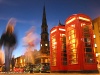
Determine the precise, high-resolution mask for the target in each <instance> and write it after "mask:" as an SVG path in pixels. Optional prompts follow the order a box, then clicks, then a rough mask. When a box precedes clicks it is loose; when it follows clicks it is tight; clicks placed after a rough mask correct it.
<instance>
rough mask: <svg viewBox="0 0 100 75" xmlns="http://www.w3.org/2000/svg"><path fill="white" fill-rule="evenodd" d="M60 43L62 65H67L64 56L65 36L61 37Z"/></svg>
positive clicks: (65, 56) (65, 55)
mask: <svg viewBox="0 0 100 75" xmlns="http://www.w3.org/2000/svg"><path fill="white" fill-rule="evenodd" d="M61 42H62V53H61V55H62V64H63V65H67V54H66V36H62V37H61Z"/></svg>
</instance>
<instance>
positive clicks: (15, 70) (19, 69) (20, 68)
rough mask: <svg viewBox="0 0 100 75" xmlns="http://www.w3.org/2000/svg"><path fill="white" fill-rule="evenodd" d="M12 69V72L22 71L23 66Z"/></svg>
mask: <svg viewBox="0 0 100 75" xmlns="http://www.w3.org/2000/svg"><path fill="white" fill-rule="evenodd" d="M13 71H14V72H24V68H23V67H14V69H13Z"/></svg>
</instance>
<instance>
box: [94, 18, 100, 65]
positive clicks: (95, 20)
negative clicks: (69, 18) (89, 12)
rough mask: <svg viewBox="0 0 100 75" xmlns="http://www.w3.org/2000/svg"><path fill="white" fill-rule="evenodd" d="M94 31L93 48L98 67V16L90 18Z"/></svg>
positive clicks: (99, 57)
mask: <svg viewBox="0 0 100 75" xmlns="http://www.w3.org/2000/svg"><path fill="white" fill-rule="evenodd" d="M92 24H93V31H94V49H95V52H96V57H97V62H98V67H100V46H99V45H100V17H98V18H96V19H94V20H92Z"/></svg>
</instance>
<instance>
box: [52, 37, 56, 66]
mask: <svg viewBox="0 0 100 75" xmlns="http://www.w3.org/2000/svg"><path fill="white" fill-rule="evenodd" d="M51 44H52V47H51V48H52V53H51V54H52V61H51V62H52V63H51V64H52V66H56V53H57V50H56V49H57V41H56V36H55V35H54V36H52V37H51Z"/></svg>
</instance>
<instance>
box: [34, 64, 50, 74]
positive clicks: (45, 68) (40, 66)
mask: <svg viewBox="0 0 100 75" xmlns="http://www.w3.org/2000/svg"><path fill="white" fill-rule="evenodd" d="M33 70H34V72H41V73H44V72H46V73H49V72H50V66H49V65H48V64H38V65H37V66H36V67H35V68H34V69H33Z"/></svg>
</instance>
